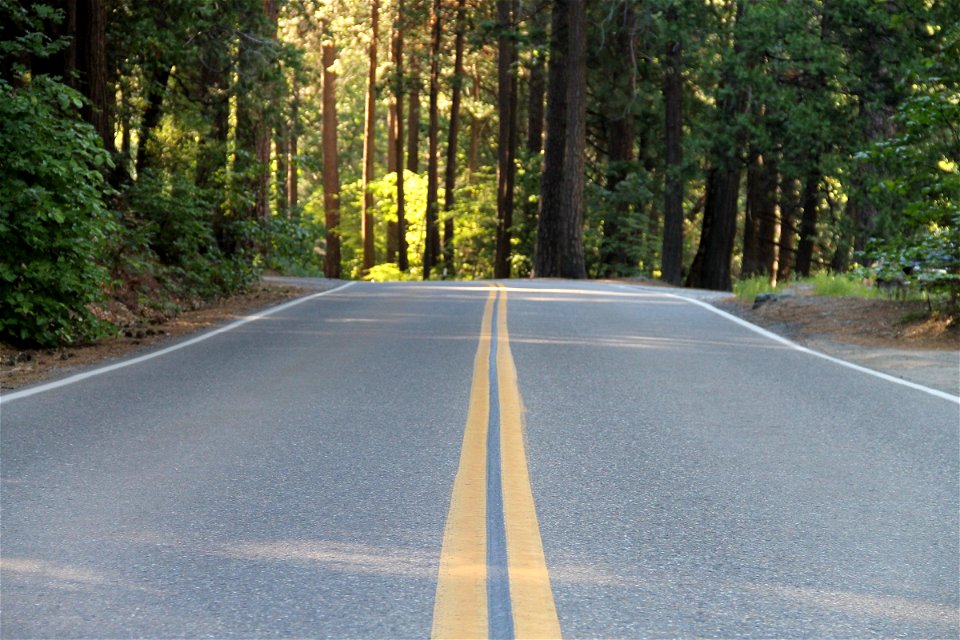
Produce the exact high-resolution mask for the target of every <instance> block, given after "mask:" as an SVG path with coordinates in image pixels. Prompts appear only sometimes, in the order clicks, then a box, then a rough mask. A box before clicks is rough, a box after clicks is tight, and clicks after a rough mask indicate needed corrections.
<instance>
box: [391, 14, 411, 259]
mask: <svg viewBox="0 0 960 640" xmlns="http://www.w3.org/2000/svg"><path fill="white" fill-rule="evenodd" d="M403 18H404V15H403V0H398V2H397V23H396V26H395V27H394V42H393V63H394V66H395V73H396V81H395V82H396V87H395V90H394V93H395V98H394V109H395V115H394V126H395V127H396V131H395V133H394V136H393V138H394V140H393V144H394V147H393V158H394V160H393V161H394V166H393V170H394V171H395V172H396V174H397V226H396V231H395V233H396V246H397V267H398V268H399V269H400V271H407V270H408V269H409V268H410V263H409V259H408V257H407V221H406V213H405V211H404V209H405V207H406V203H405V198H404V192H403V187H404V184H403V183H404V177H403V99H404V97H405V91H404V90H405V86H404V77H403V31H404V24H403Z"/></svg>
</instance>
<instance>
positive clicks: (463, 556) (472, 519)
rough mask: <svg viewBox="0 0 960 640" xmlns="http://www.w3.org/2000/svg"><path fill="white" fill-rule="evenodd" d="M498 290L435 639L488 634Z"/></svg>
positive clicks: (478, 367)
mask: <svg viewBox="0 0 960 640" xmlns="http://www.w3.org/2000/svg"><path fill="white" fill-rule="evenodd" d="M496 297H497V291H496V289H491V291H490V295H489V297H488V298H487V304H486V307H485V308H484V311H483V321H482V323H481V325H480V343H479V345H478V347H477V355H476V357H475V359H474V363H473V384H472V387H471V389H470V408H469V410H468V412H467V426H466V430H465V432H464V435H463V448H462V450H461V453H460V467H459V469H458V470H457V477H456V479H455V480H454V483H453V496H452V497H451V499H450V511H449V513H448V514H447V524H446V527H445V529H444V532H443V547H442V549H441V552H440V572H439V576H438V580H437V595H436V600H435V602H434V606H433V631H432V636H433V637H434V638H486V637H487V524H486V518H487V510H486V504H487V497H486V496H487V493H486V484H487V471H486V458H487V421H488V419H489V413H490V397H489V396H490V372H489V367H490V335H491V332H490V330H491V322H492V317H493V304H494V301H495V300H496Z"/></svg>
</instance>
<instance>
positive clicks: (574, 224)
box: [558, 0, 587, 278]
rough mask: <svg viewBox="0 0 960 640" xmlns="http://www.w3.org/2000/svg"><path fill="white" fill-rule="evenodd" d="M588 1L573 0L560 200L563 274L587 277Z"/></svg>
mask: <svg viewBox="0 0 960 640" xmlns="http://www.w3.org/2000/svg"><path fill="white" fill-rule="evenodd" d="M585 4H586V2H585V0H570V1H569V2H568V4H567V7H568V10H569V18H568V28H569V31H568V35H569V45H568V48H567V65H568V69H569V71H568V73H567V126H566V134H567V135H566V145H565V148H564V153H563V156H564V163H563V191H562V196H561V200H560V273H559V274H558V275H559V276H560V277H562V278H585V277H587V271H586V266H585V263H584V258H583V183H584V162H585V157H584V151H585V146H586V130H587V126H586V125H587V61H586V57H587V19H586V6H585Z"/></svg>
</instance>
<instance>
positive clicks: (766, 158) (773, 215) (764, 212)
mask: <svg viewBox="0 0 960 640" xmlns="http://www.w3.org/2000/svg"><path fill="white" fill-rule="evenodd" d="M761 160H762V163H763V164H762V165H761V166H760V176H759V178H760V180H759V184H758V185H757V186H758V189H759V193H758V195H759V196H760V200H759V201H757V203H756V204H757V208H756V210H755V212H756V214H757V218H758V220H757V222H758V227H757V240H758V243H757V263H758V264H759V266H760V273H761V274H763V275H767V276H770V281H771V283H772V284H776V281H777V258H778V256H777V236H778V234H779V233H780V218H779V217H778V216H777V178H778V168H777V167H778V164H779V163H778V162H777V154H776V152H768V153H767V154H765V155H763V156H761Z"/></svg>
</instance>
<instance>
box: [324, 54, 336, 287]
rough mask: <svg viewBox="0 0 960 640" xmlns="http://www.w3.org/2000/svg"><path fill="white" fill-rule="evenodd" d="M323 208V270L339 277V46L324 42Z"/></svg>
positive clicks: (330, 275)
mask: <svg viewBox="0 0 960 640" xmlns="http://www.w3.org/2000/svg"><path fill="white" fill-rule="evenodd" d="M322 55H323V209H324V218H325V223H326V227H327V251H326V255H325V256H324V269H323V271H324V274H325V275H326V276H327V277H328V278H339V277H340V169H339V164H338V162H337V74H336V72H335V71H334V70H333V65H334V63H335V62H336V61H337V49H336V47H335V46H334V44H333V43H332V42H330V41H326V42H324V43H323V50H322Z"/></svg>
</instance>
